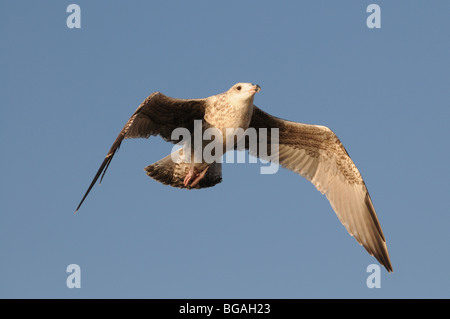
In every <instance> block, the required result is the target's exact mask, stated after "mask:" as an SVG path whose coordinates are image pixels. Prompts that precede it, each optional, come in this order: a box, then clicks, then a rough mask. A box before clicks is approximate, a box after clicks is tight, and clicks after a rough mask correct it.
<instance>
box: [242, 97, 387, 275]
mask: <svg viewBox="0 0 450 319" xmlns="http://www.w3.org/2000/svg"><path fill="white" fill-rule="evenodd" d="M250 127H254V128H255V129H257V131H258V129H259V128H267V129H271V128H278V129H279V142H278V143H279V145H278V146H279V147H278V149H279V151H278V154H276V153H274V154H271V157H268V156H266V158H264V156H263V155H262V154H258V153H257V154H252V155H256V156H259V157H263V158H264V159H265V160H272V161H275V162H277V161H278V163H279V164H280V165H282V166H283V167H284V168H287V169H289V170H292V171H293V172H295V173H297V174H299V175H301V176H303V177H305V178H306V179H308V180H309V181H310V182H311V183H312V184H313V185H314V186H315V187H316V188H317V190H318V191H320V192H321V193H322V194H325V196H326V197H327V199H328V200H329V202H330V204H331V207H332V208H333V210H334V211H335V213H336V215H337V217H338V218H339V220H340V221H341V223H342V224H343V225H344V226H345V228H346V229H347V231H348V232H349V234H350V235H351V236H353V237H354V238H355V239H356V240H357V241H358V243H359V244H361V245H362V246H363V247H364V248H365V249H366V250H367V252H368V253H369V254H370V255H372V256H374V257H375V258H376V259H377V260H378V261H379V262H380V263H381V264H382V265H384V266H385V267H386V269H387V270H388V271H389V272H391V271H392V265H391V261H390V258H389V253H388V250H387V246H386V240H385V237H384V235H383V231H382V230H381V226H380V223H379V220H378V217H377V215H376V213H375V209H374V207H373V204H372V200H371V199H370V195H369V193H368V191H367V188H366V185H365V183H364V180H363V179H362V177H361V174H360V172H359V170H358V169H357V167H356V165H355V164H354V163H353V161H352V160H351V158H350V156H349V155H348V153H347V151H346V150H345V148H344V146H343V145H342V143H341V142H340V141H339V139H338V138H337V136H336V135H335V134H334V133H333V132H332V131H331V130H330V129H329V128H327V127H325V126H319V125H308V124H302V123H296V122H290V121H286V120H283V119H280V118H277V117H274V116H272V115H269V114H267V113H265V112H263V111H262V110H260V109H259V108H257V107H256V106H254V110H253V116H252V120H251V123H250ZM269 135H270V134H269ZM267 140H268V144H270V138H268V139H267ZM266 147H267V149H270V145H267V146H266ZM247 148H248V147H247ZM277 155H278V159H277Z"/></svg>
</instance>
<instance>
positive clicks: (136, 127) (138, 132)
mask: <svg viewBox="0 0 450 319" xmlns="http://www.w3.org/2000/svg"><path fill="white" fill-rule="evenodd" d="M205 107H206V99H193V100H184V99H175V98H171V97H168V96H165V95H164V94H162V93H160V92H155V93H152V94H151V95H150V96H149V97H147V98H146V99H145V101H144V102H142V103H141V105H139V107H138V108H137V109H136V111H135V112H134V113H133V115H132V116H131V117H130V119H129V120H128V121H127V123H126V124H125V126H124V127H123V129H122V130H121V131H120V133H119V135H118V136H117V138H116V140H115V141H114V143H113V145H112V146H111V149H110V150H109V152H108V154H106V157H105V159H104V160H103V163H102V164H101V165H100V168H99V169H98V171H97V174H96V175H95V177H94V179H93V180H92V182H91V184H90V185H89V188H88V190H87V191H86V194H85V195H84V196H83V198H82V200H81V202H80V204H79V205H78V207H77V209H76V211H75V212H77V211H78V209H79V208H80V207H81V204H83V202H84V200H85V199H86V197H87V195H88V194H89V192H90V191H91V189H92V187H93V186H94V185H95V183H96V182H97V180H98V178H99V177H100V175H102V173H103V175H102V177H101V179H100V182H101V181H102V179H103V176H104V175H105V173H106V170H107V169H108V166H109V164H110V163H111V160H112V158H113V157H114V154H115V153H116V151H117V150H118V149H119V147H120V144H121V143H122V141H123V140H124V139H127V138H138V137H143V138H149V137H150V136H151V135H160V136H161V137H162V138H163V139H164V140H166V141H170V142H172V143H178V142H179V141H180V140H179V139H174V140H172V139H171V135H172V131H173V130H174V129H176V128H187V129H188V130H189V131H190V132H192V130H193V128H194V121H195V120H201V119H203V117H204V115H205ZM178 138H179V137H178Z"/></svg>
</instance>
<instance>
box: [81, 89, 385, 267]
mask: <svg viewBox="0 0 450 319" xmlns="http://www.w3.org/2000/svg"><path fill="white" fill-rule="evenodd" d="M259 91H260V87H259V85H254V84H251V83H237V84H235V85H233V86H232V87H231V88H230V89H229V90H228V91H226V92H224V93H221V94H217V95H213V96H210V97H207V98H202V99H177V98H172V97H168V96H166V95H164V94H162V93H160V92H155V93H152V94H150V96H149V97H147V98H146V99H145V100H144V102H142V104H141V105H140V106H139V107H138V108H137V109H136V111H135V112H134V113H133V115H132V116H131V117H130V119H129V120H128V121H127V122H126V124H125V126H124V127H123V129H122V130H121V131H120V133H119V135H118V136H117V138H116V140H115V141H114V143H113V145H112V147H111V149H110V150H109V152H108V154H107V155H106V157H105V159H104V161H103V162H102V164H101V166H100V168H99V170H98V171H97V174H96V175H95V177H94V179H93V180H92V183H91V184H90V186H89V188H88V190H87V191H86V193H85V195H84V196H83V198H82V200H81V202H80V204H79V205H78V207H77V209H76V211H78V209H79V208H80V207H81V205H82V203H83V202H84V200H85V199H86V197H87V195H88V194H89V192H90V191H91V189H92V187H93V186H94V185H95V183H96V181H97V180H98V179H99V178H100V176H101V178H100V182H101V180H102V179H103V176H104V175H105V173H106V170H107V169H108V167H109V164H110V163H111V160H112V158H113V157H114V155H115V153H116V152H117V150H118V149H119V147H120V144H121V143H122V141H123V140H124V139H127V138H149V137H150V136H152V135H155V136H156V135H159V136H161V137H162V138H163V139H164V140H166V141H168V142H171V143H175V144H177V143H179V142H180V138H178V139H177V138H175V139H173V138H172V132H173V131H174V130H175V129H177V128H183V129H186V130H188V131H189V132H190V133H191V134H192V136H194V134H195V129H194V123H195V122H197V123H198V122H199V121H201V123H202V131H201V133H203V132H204V131H205V130H206V129H208V128H214V129H216V130H218V131H220V132H224V134H223V146H224V149H223V151H224V152H226V151H228V150H231V149H235V148H236V145H237V141H234V140H233V142H232V143H226V140H227V138H228V139H229V138H230V137H229V136H227V132H226V129H227V128H232V129H238V128H241V129H243V130H247V129H249V128H254V129H255V130H256V131H257V132H261V130H260V129H261V128H266V129H273V128H276V129H278V132H279V136H278V141H277V147H276V149H277V151H276V152H277V153H276V155H277V156H271V157H269V158H267V156H263V155H262V154H261V152H259V151H258V149H256V150H255V149H254V148H252V147H250V145H249V143H248V141H247V142H246V143H244V145H245V148H246V149H248V150H249V153H250V155H254V156H259V157H261V158H263V159H266V160H271V161H276V162H277V163H278V164H280V165H281V166H282V167H284V168H287V169H289V170H291V171H293V172H295V173H297V174H299V175H301V176H303V177H305V178H306V179H307V180H309V181H310V182H311V183H312V184H313V185H314V186H315V187H316V188H317V190H319V191H320V192H321V193H322V194H324V195H325V196H326V197H327V198H328V200H329V202H330V204H331V207H332V208H333V210H334V211H335V213H336V215H337V216H338V218H339V220H340V221H341V223H342V224H343V225H344V226H345V228H346V229H347V231H348V232H349V233H350V235H351V236H353V237H354V238H355V239H356V240H357V241H358V243H359V244H360V245H362V246H363V247H364V248H365V249H366V250H367V252H368V253H369V254H370V255H372V256H374V257H375V258H376V259H377V260H378V261H379V262H380V263H381V264H382V265H383V266H384V267H385V268H386V270H387V271H388V272H392V271H393V269H392V265H391V261H390V258H389V253H388V249H387V246H386V239H385V237H384V235H383V231H382V230H381V226H380V222H379V220H378V217H377V214H376V213H375V208H374V206H373V204H372V200H371V198H370V195H369V192H368V190H367V187H366V185H365V183H364V180H363V178H362V177H361V174H360V172H359V171H358V169H357V168H356V166H355V164H354V163H353V161H352V160H351V158H350V156H349V155H348V153H347V151H346V150H345V148H344V146H343V145H342V143H341V142H340V140H339V139H338V138H337V136H336V135H335V134H334V133H333V132H332V131H331V130H330V129H329V128H327V127H325V126H320V125H309V124H303V123H297V122H291V121H287V120H283V119H280V118H277V117H275V116H272V115H270V114H267V113H266V112H264V111H262V110H261V109H259V108H258V107H256V106H255V105H254V104H253V100H254V96H255V94H256V93H257V92H259ZM233 138H234V137H233ZM264 143H267V145H266V146H267V147H268V148H270V146H272V145H271V138H270V136H269V137H268V138H266V139H265V142H264ZM202 147H204V144H202ZM174 153H175V154H170V155H168V156H166V157H165V158H163V159H161V160H159V161H158V162H156V163H154V164H151V165H149V166H147V167H145V171H146V173H147V175H149V176H150V177H152V178H153V179H155V180H157V181H158V182H161V183H163V184H166V185H171V186H173V187H179V188H187V189H201V188H206V187H212V186H214V185H216V184H218V183H220V182H221V181H222V163H221V162H217V161H216V162H205V161H201V160H200V161H189V162H188V161H186V160H185V159H186V158H187V154H186V152H184V153H183V149H180V150H177V151H176V152H174ZM271 155H273V154H271ZM76 211H75V212H76Z"/></svg>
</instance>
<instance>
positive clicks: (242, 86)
mask: <svg viewBox="0 0 450 319" xmlns="http://www.w3.org/2000/svg"><path fill="white" fill-rule="evenodd" d="M259 91H261V87H260V86H259V85H257V84H252V83H236V84H235V85H233V86H232V87H231V88H230V89H229V90H228V91H227V95H228V98H229V100H230V102H231V103H232V104H233V105H235V106H238V105H242V104H245V105H248V104H250V105H253V97H254V96H255V93H258V92H259Z"/></svg>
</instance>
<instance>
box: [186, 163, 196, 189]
mask: <svg viewBox="0 0 450 319" xmlns="http://www.w3.org/2000/svg"><path fill="white" fill-rule="evenodd" d="M193 176H194V163H192V165H191V167H190V168H189V171H188V173H187V174H186V177H185V178H184V186H185V187H187V186H188V184H189V182H190V181H191V179H192V178H193Z"/></svg>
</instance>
